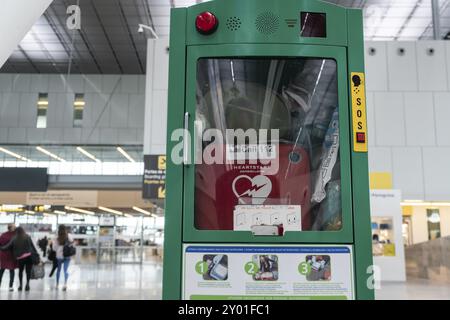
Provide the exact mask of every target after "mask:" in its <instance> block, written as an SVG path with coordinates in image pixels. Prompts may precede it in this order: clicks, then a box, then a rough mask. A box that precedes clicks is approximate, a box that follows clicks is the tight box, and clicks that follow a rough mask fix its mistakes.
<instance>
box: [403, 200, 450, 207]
mask: <svg viewBox="0 0 450 320" xmlns="http://www.w3.org/2000/svg"><path fill="white" fill-rule="evenodd" d="M400 204H401V205H402V206H403V207H408V206H411V207H450V202H423V201H422V202H407V201H404V202H401V203H400Z"/></svg>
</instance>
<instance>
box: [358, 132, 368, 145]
mask: <svg viewBox="0 0 450 320" xmlns="http://www.w3.org/2000/svg"><path fill="white" fill-rule="evenodd" d="M356 142H357V143H366V134H365V133H364V132H357V133H356Z"/></svg>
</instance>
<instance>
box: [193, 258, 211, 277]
mask: <svg viewBox="0 0 450 320" xmlns="http://www.w3.org/2000/svg"><path fill="white" fill-rule="evenodd" d="M195 271H196V272H197V273H198V274H199V275H204V274H206V273H207V272H208V264H207V263H206V262H205V261H199V262H197V263H196V264H195Z"/></svg>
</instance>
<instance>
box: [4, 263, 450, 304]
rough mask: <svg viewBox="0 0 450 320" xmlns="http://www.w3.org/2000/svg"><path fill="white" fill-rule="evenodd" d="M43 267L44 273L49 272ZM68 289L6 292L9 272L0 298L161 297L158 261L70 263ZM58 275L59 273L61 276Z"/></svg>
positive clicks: (429, 289)
mask: <svg viewBox="0 0 450 320" xmlns="http://www.w3.org/2000/svg"><path fill="white" fill-rule="evenodd" d="M49 269H50V266H47V274H48V272H49V271H50V270H49ZM69 271H70V280H69V288H68V290H67V291H66V292H63V291H62V290H61V289H59V290H55V288H54V285H55V278H54V277H55V276H53V278H51V279H49V278H48V277H46V278H45V279H43V280H32V282H31V291H30V292H18V291H17V283H18V281H17V280H16V285H15V291H14V292H8V290H7V287H6V286H7V282H8V280H9V274H8V273H5V275H4V279H3V284H2V288H1V289H0V300H8V299H13V300H16V299H24V300H27V299H28V300H31V299H32V300H40V299H45V300H46V299H50V300H85V299H86V300H89V299H97V300H110V299H121V300H124V299H145V300H147V299H161V278H162V264H161V261H154V262H151V263H146V264H144V265H143V266H139V265H71V266H70V270H69ZM61 276H62V275H61ZM376 297H377V299H380V300H398V299H400V300H405V299H406V300H409V299H412V300H413V299H446V300H448V299H450V285H449V284H438V283H430V282H428V281H424V280H414V281H413V280H410V281H408V282H406V283H393V282H390V283H382V284H381V288H380V289H379V290H377V291H376Z"/></svg>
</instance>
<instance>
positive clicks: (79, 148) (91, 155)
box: [77, 147, 101, 162]
mask: <svg viewBox="0 0 450 320" xmlns="http://www.w3.org/2000/svg"><path fill="white" fill-rule="evenodd" d="M77 150H78V151H80V152H81V153H82V154H84V155H85V156H86V157H88V158H90V159H92V160H94V161H95V162H101V161H100V160H98V159H97V158H96V157H95V156H94V155H93V154H92V153H89V152H87V151H86V150H84V149H83V148H82V147H77Z"/></svg>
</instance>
